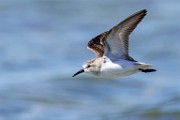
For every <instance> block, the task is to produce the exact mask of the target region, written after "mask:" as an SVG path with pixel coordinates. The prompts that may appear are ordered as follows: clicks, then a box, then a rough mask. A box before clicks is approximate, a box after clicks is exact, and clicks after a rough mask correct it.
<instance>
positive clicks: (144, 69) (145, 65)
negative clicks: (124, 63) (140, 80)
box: [139, 63, 157, 73]
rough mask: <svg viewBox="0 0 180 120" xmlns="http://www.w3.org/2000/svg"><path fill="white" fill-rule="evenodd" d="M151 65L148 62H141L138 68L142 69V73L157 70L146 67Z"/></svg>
mask: <svg viewBox="0 0 180 120" xmlns="http://www.w3.org/2000/svg"><path fill="white" fill-rule="evenodd" d="M151 66H152V65H150V64H145V63H143V64H141V65H140V68H139V70H140V71H142V72H144V73H148V72H155V71H157V70H156V69H150V68H148V67H151Z"/></svg>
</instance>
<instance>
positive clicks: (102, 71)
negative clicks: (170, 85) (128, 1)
mask: <svg viewBox="0 0 180 120" xmlns="http://www.w3.org/2000/svg"><path fill="white" fill-rule="evenodd" d="M146 13H147V11H146V9H144V10H140V11H139V12H136V13H134V14H133V15H131V16H130V17H128V18H126V19H125V20H123V21H122V22H120V23H119V24H117V25H115V26H114V27H112V28H111V29H110V30H108V31H106V32H103V33H101V34H100V35H98V36H96V37H94V38H93V39H91V40H90V41H89V42H88V45H87V48H88V49H90V50H91V51H92V52H94V53H95V54H96V58H94V59H91V60H89V61H87V62H85V63H84V65H83V68H82V69H81V70H79V71H78V72H77V73H75V74H74V75H73V77H74V76H76V75H78V74H80V73H83V72H85V73H88V74H91V75H95V76H99V77H105V78H113V77H123V76H128V75H131V74H134V73H138V72H144V73H148V72H154V71H156V70H155V69H151V68H150V67H151V66H152V65H150V64H146V63H142V62H138V61H136V60H135V59H133V58H132V57H130V55H129V52H128V47H129V35H130V34H131V33H132V31H133V30H134V29H135V28H136V26H137V25H138V24H139V23H140V22H141V20H142V19H143V18H144V16H145V15H146Z"/></svg>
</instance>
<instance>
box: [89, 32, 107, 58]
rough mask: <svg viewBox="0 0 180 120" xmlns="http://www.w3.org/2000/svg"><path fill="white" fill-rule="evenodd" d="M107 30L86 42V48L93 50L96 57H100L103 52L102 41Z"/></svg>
mask: <svg viewBox="0 0 180 120" xmlns="http://www.w3.org/2000/svg"><path fill="white" fill-rule="evenodd" d="M106 33H107V32H104V33H102V34H100V35H98V36H96V37H94V38H93V39H91V40H90V41H89V42H88V45H87V48H88V49H90V50H91V51H93V52H94V53H95V54H96V56H97V57H102V56H103V54H104V44H103V41H104V39H105V36H106Z"/></svg>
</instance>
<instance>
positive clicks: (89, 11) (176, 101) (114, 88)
mask: <svg viewBox="0 0 180 120" xmlns="http://www.w3.org/2000/svg"><path fill="white" fill-rule="evenodd" d="M179 6H180V1H179V0H173V1H168V0H166V1H165V0H151V1H144V0H136V1H134V0H132V1H129V0H111V1H103V0H89V1H85V0H1V1H0V120H180V77H179V76H180V73H179V72H180V70H179V67H180V40H179V38H180V34H179V31H180V23H179V20H180V15H179V13H180V7H179ZM144 8H146V9H147V10H148V14H147V16H146V17H145V19H144V20H143V21H142V22H141V23H140V24H139V26H138V27H137V29H135V31H134V32H133V34H132V35H131V41H130V54H131V56H133V57H134V58H135V59H137V60H139V61H142V62H145V63H151V64H153V65H154V68H156V69H157V70H158V72H156V73H149V74H144V73H138V74H136V75H132V76H128V77H124V78H116V79H102V78H97V77H93V76H90V75H87V74H81V75H79V76H77V77H75V78H72V77H71V76H72V75H73V74H74V73H75V72H77V70H79V69H80V68H81V66H82V63H83V62H84V61H86V60H88V59H91V58H93V57H95V55H94V53H92V52H90V51H88V50H87V49H86V44H87V42H88V41H89V40H90V39H91V38H92V37H94V36H96V35H98V34H100V33H102V32H104V31H106V30H108V29H110V28H111V27H112V26H113V25H115V24H117V23H118V22H119V21H121V20H123V19H125V18H126V17H128V16H129V15H131V14H133V13H135V12H137V11H139V10H141V9H144Z"/></svg>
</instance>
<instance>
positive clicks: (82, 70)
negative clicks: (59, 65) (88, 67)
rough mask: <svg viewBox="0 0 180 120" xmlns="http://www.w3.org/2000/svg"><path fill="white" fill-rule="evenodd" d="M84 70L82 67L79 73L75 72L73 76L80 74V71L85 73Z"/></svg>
mask: <svg viewBox="0 0 180 120" xmlns="http://www.w3.org/2000/svg"><path fill="white" fill-rule="evenodd" d="M83 72H84V69H81V70H79V71H78V72H77V73H75V74H74V75H73V77H75V76H76V75H78V74H80V73H83Z"/></svg>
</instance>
